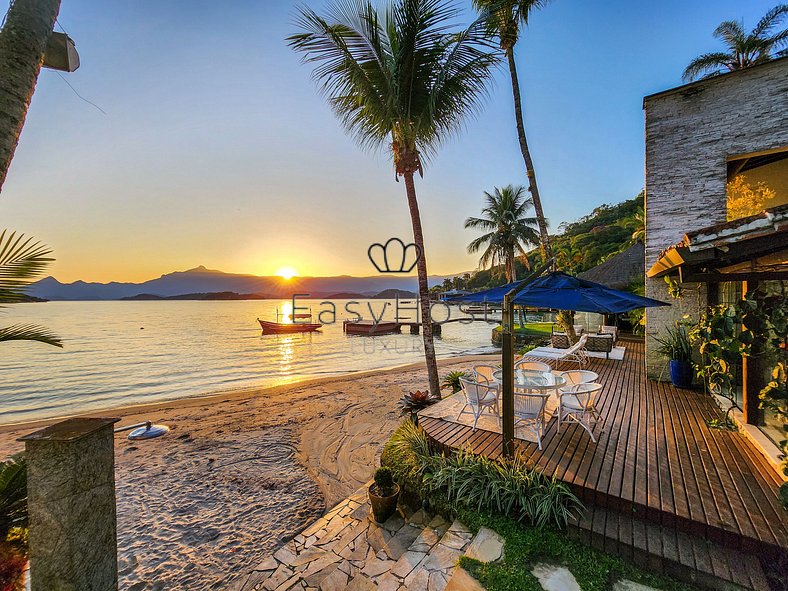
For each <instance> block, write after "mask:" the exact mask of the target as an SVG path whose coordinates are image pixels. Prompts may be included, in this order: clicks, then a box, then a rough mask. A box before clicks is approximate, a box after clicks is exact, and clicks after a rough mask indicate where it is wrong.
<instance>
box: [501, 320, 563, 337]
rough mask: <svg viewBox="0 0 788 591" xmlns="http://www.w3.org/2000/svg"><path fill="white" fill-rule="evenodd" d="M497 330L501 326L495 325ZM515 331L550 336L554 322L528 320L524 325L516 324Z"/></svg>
mask: <svg viewBox="0 0 788 591" xmlns="http://www.w3.org/2000/svg"><path fill="white" fill-rule="evenodd" d="M495 330H497V331H500V330H501V327H500V326H497V327H495ZM514 332H515V333H517V334H523V335H527V336H534V337H549V336H550V335H551V334H552V333H553V323H552V322H528V323H526V324H525V325H524V326H520V325H519V324H515V325H514Z"/></svg>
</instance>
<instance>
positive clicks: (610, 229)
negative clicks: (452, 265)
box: [449, 193, 644, 289]
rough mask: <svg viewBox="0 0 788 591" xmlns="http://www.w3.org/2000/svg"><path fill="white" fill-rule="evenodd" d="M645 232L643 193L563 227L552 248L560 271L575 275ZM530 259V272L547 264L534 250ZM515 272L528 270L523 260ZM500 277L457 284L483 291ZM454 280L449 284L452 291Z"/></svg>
mask: <svg viewBox="0 0 788 591" xmlns="http://www.w3.org/2000/svg"><path fill="white" fill-rule="evenodd" d="M643 229H644V218H643V193H640V194H639V195H638V196H637V197H635V198H634V199H629V200H627V201H624V202H622V203H618V204H616V205H600V206H599V207H597V208H596V209H594V210H593V211H592V212H591V213H590V214H588V215H586V216H584V217H582V218H580V219H579V220H578V221H577V222H574V223H571V224H562V225H561V226H559V228H558V230H559V232H560V233H558V234H555V235H553V236H551V238H550V244H551V247H552V249H553V254H554V256H555V257H556V261H557V267H558V268H559V269H561V270H562V271H566V272H567V273H570V274H573V275H576V274H578V273H582V272H583V271H586V270H588V269H590V268H591V267H594V266H596V265H598V264H599V263H601V262H602V261H603V260H604V259H605V258H607V257H609V256H612V255H614V254H617V253H619V252H621V251H623V250H625V249H626V248H627V247H628V246H630V245H631V244H632V243H633V241H634V240H635V239H637V237H638V236H640V235H642V232H643ZM633 235H635V238H634V239H633ZM527 258H528V264H529V266H530V267H531V268H538V267H539V266H541V265H542V264H543V261H544V259H543V258H542V255H541V253H540V252H539V251H538V250H531V251H530V252H529V253H528V255H527ZM515 269H516V271H515V273H516V274H517V276H522V275H523V274H524V273H525V272H526V270H527V269H526V266H525V264H524V263H523V262H522V261H521V260H515ZM501 275H502V269H500V268H491V269H486V270H479V271H476V272H475V273H472V274H471V275H470V276H467V277H463V276H458V277H456V278H455V280H456V284H457V287H458V288H459V289H484V288H487V287H493V286H496V285H500V283H501V280H500V277H501ZM455 280H450V281H449V283H450V284H452V286H453V287H454V283H455Z"/></svg>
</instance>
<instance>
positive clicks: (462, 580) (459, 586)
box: [443, 568, 484, 591]
mask: <svg viewBox="0 0 788 591" xmlns="http://www.w3.org/2000/svg"><path fill="white" fill-rule="evenodd" d="M443 591H484V587H482V585H481V583H480V582H479V581H477V580H476V579H474V578H473V577H472V576H471V575H470V574H469V573H468V571H466V570H465V569H464V568H457V569H455V570H454V572H453V573H452V575H451V577H449V581H448V583H447V584H446V588H445V589H444V590H443Z"/></svg>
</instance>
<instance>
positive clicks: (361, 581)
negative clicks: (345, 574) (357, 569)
mask: <svg viewBox="0 0 788 591" xmlns="http://www.w3.org/2000/svg"><path fill="white" fill-rule="evenodd" d="M346 591H377V586H376V585H375V583H373V582H372V580H371V579H370V578H369V577H367V576H366V575H364V574H362V573H359V574H358V575H356V576H355V577H353V579H352V580H351V581H350V582H349V583H348V585H347V588H346Z"/></svg>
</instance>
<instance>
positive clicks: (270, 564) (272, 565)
mask: <svg viewBox="0 0 788 591" xmlns="http://www.w3.org/2000/svg"><path fill="white" fill-rule="evenodd" d="M277 566H279V563H278V562H277V561H276V559H275V558H274V557H273V556H269V557H268V558H266V559H265V560H263V561H262V562H261V563H260V564H258V565H257V566H256V567H254V570H276V567H277Z"/></svg>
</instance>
